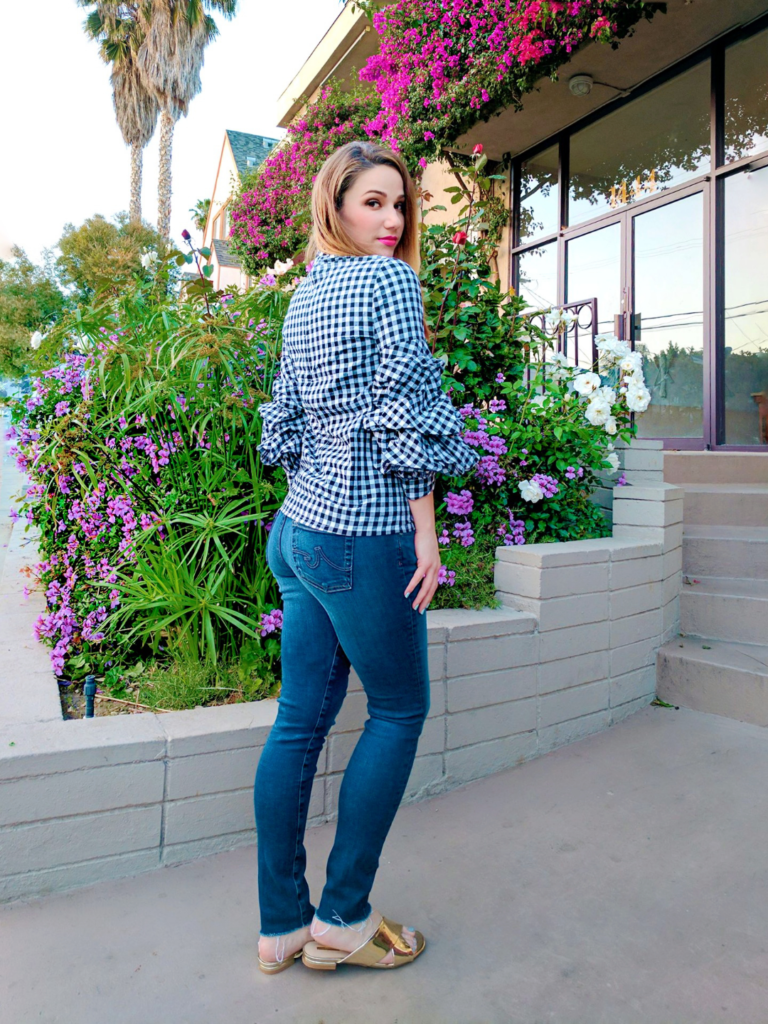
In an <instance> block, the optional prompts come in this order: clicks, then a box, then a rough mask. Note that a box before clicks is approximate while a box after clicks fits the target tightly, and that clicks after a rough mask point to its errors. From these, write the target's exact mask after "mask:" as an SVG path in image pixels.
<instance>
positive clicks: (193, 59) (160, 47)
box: [137, 0, 237, 238]
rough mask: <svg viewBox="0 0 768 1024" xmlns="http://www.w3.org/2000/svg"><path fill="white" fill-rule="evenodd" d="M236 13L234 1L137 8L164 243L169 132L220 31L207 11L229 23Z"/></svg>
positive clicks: (162, 2)
mask: <svg viewBox="0 0 768 1024" xmlns="http://www.w3.org/2000/svg"><path fill="white" fill-rule="evenodd" d="M236 9H237V0H149V2H146V3H144V4H142V5H141V6H139V7H138V9H137V10H138V18H139V23H140V25H141V28H142V35H143V38H142V41H141V44H140V46H139V49H138V52H137V63H138V66H139V69H140V72H141V75H142V78H143V80H144V82H145V83H146V85H147V87H148V88H149V89H150V90H151V91H152V93H153V94H154V96H155V98H156V100H157V102H158V104H159V106H160V110H161V115H160V171H159V176H158V186H157V192H158V214H157V229H158V231H159V232H160V234H161V235H162V236H163V238H168V236H169V235H170V232H171V154H172V146H173V129H174V126H175V124H176V122H177V121H178V119H179V118H180V117H181V116H182V114H183V115H184V116H185V117H186V115H187V113H188V111H189V104H190V102H191V101H192V100H193V99H194V97H195V96H196V95H197V94H198V93H199V92H200V88H201V83H200V69H201V67H202V66H203V59H204V52H205V48H206V46H207V45H208V43H210V42H211V40H213V39H215V38H216V36H217V35H218V31H219V30H218V28H217V27H216V22H215V21H214V20H213V18H212V17H211V15H210V13H209V12H210V11H218V12H219V13H221V14H223V15H224V17H225V18H231V17H233V16H234V14H235V11H236Z"/></svg>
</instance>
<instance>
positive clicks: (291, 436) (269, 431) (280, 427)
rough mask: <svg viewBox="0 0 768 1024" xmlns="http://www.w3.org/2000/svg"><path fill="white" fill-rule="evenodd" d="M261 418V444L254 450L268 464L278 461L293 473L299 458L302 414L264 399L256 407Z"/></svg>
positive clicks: (303, 424)
mask: <svg viewBox="0 0 768 1024" xmlns="http://www.w3.org/2000/svg"><path fill="white" fill-rule="evenodd" d="M259 413H260V415H261V417H262V420H263V427H262V435H261V443H260V444H258V445H257V446H256V451H257V452H258V453H259V456H260V457H261V461H262V462H263V463H264V464H265V465H267V466H273V465H275V464H278V463H279V464H280V465H281V466H282V467H283V469H285V471H286V473H288V472H289V471H290V472H291V473H295V472H296V471H297V470H298V468H299V462H300V461H301V448H302V442H303V437H304V429H305V425H306V423H305V417H304V415H303V413H299V414H298V415H297V414H296V413H295V412H292V411H291V410H290V409H288V408H286V406H284V405H282V404H281V403H280V402H277V401H274V400H273V401H271V402H266V403H264V405H261V406H260V407H259Z"/></svg>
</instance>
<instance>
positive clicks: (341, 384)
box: [254, 142, 477, 973]
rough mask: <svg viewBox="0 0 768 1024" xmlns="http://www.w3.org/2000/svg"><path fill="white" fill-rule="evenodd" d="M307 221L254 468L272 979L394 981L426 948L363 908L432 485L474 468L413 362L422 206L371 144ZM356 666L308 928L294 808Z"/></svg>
mask: <svg viewBox="0 0 768 1024" xmlns="http://www.w3.org/2000/svg"><path fill="white" fill-rule="evenodd" d="M312 218H313V234H312V237H311V240H310V243H309V246H308V249H307V252H306V256H305V258H306V260H307V261H308V262H309V261H310V260H312V267H311V270H310V272H309V274H308V275H307V277H306V278H305V279H304V280H302V281H301V283H300V284H299V286H298V287H297V288H296V291H295V292H294V294H293V296H292V299H291V303H290V307H289V309H288V313H287V315H286V319H285V323H284V326H283V348H282V354H281V360H280V375H279V377H278V378H277V380H276V382H275V385H274V388H273V400H272V401H271V402H268V403H266V404H264V405H262V406H261V409H260V412H261V415H262V416H263V420H264V429H263V434H262V441H261V444H260V445H259V452H260V454H261V458H262V461H263V462H265V463H267V464H274V463H277V462H279V463H280V464H281V465H282V466H283V468H284V469H285V470H286V474H287V476H288V484H289V492H288V496H287V498H286V499H285V501H284V503H283V505H282V507H281V508H280V509H279V511H278V513H277V515H276V516H275V519H274V521H273V524H272V528H271V530H270V534H269V539H268V542H267V562H268V564H269V568H270V570H271V571H272V573H273V574H274V576H275V578H276V579H277V582H278V585H279V588H280V591H281V594H282V598H283V631H282V654H281V664H282V689H281V695H280V700H279V704H278V707H279V710H278V714H277V721H276V722H275V725H274V727H273V728H272V731H271V733H270V735H269V739H268V741H267V743H266V746H265V747H264V751H263V753H262V755H261V760H260V762H259V767H258V771H257V774H256V782H255V789H254V803H255V812H256V829H257V837H258V865H259V904H260V910H261V935H260V939H259V966H260V967H261V969H262V970H263V971H266V972H268V973H274V972H276V971H280V970H283V969H284V968H285V967H288V966H290V965H291V964H292V963H293V962H294V959H296V958H298V957H299V956H301V955H302V951H303V958H302V959H303V962H304V963H305V964H306V965H307V966H308V967H312V968H315V969H319V970H333V969H335V968H336V966H337V964H339V963H356V964H360V965H363V966H367V967H379V968H385V967H388V968H392V967H400V966H402V965H404V964H407V963H410V962H411V961H412V960H413V959H414V958H415V957H416V956H418V955H419V953H421V951H422V950H423V949H424V937H423V935H422V934H421V933H420V932H418V931H416V930H414V929H413V928H411V927H407V928H404V927H403V926H402V925H400V924H396V923H395V922H393V921H390V920H389V919H387V918H384V917H383V916H382V914H381V913H380V912H379V911H378V910H374V909H373V908H372V907H371V905H370V903H369V902H368V895H369V893H370V890H371V887H372V885H373V880H374V876H375V873H376V869H377V867H378V864H379V856H380V853H381V849H382V846H383V844H384V840H385V839H386V836H387V832H388V831H389V828H390V825H391V824H392V820H393V818H394V816H395V812H396V811H397V808H398V805H399V804H400V801H401V799H402V796H403V792H404V791H405V787H406V783H407V781H408V776H409V774H410V771H411V767H412V765H413V759H414V756H415V754H416V747H417V744H418V740H419V735H420V734H421V730H422V727H423V725H424V720H425V718H426V716H427V712H428V711H429V675H428V670H427V622H426V618H425V616H424V612H425V611H426V609H427V607H428V606H429V603H430V601H431V600H432V597H433V595H434V593H435V590H436V589H437V577H438V572H439V570H440V551H439V547H438V543H437V536H436V531H435V512H434V501H433V494H432V490H433V487H434V482H435V474H436V473H437V472H441V473H445V474H448V475H454V476H455V475H459V474H461V473H465V472H467V471H468V470H469V469H471V468H472V467H473V466H474V465H475V463H476V461H477V455H476V453H475V452H474V450H473V449H471V448H470V447H469V446H468V445H467V444H466V443H465V442H464V441H463V440H462V438H461V436H460V430H461V427H462V420H461V417H460V416H459V414H458V412H457V411H456V410H455V409H454V407H453V405H452V404H451V402H450V399H449V398H448V397H447V395H445V394H444V393H443V391H442V390H441V388H440V380H441V369H442V365H441V363H440V361H439V360H438V359H436V358H435V357H434V356H432V354H431V353H430V351H429V347H428V345H427V342H426V338H425V323H424V306H423V301H422V297H421V289H420V285H419V278H418V274H417V269H418V266H419V232H418V220H417V200H416V190H415V187H414V184H413V182H412V180H411V178H410V175H409V174H408V170H407V168H406V166H405V164H404V162H403V160H402V159H401V157H400V156H399V155H398V154H397V153H395V152H393V151H391V150H389V149H387V148H385V147H383V146H380V145H376V144H374V143H370V142H350V143H348V144H347V145H345V146H342V147H341V148H340V149H338V150H336V152H335V153H333V154H332V156H330V157H329V158H328V160H327V161H326V162H325V164H324V165H323V167H322V168H321V170H320V172H319V174H318V175H317V178H316V180H315V183H314V185H313V189H312ZM313 257H314V259H313ZM417 588H418V589H417ZM350 664H352V665H353V666H354V668H355V670H356V672H357V674H358V675H359V677H360V680H361V681H362V684H363V687H364V689H365V693H366V696H367V700H368V714H369V716H370V717H369V718H368V720H367V721H366V723H365V728H364V730H363V733H362V735H361V737H360V739H359V741H358V743H357V746H356V747H355V750H354V752H353V754H352V756H351V758H350V760H349V764H348V766H347V768H346V771H345V773H344V778H343V782H342V785H341V787H340V790H339V797H338V824H337V828H336V838H335V842H334V845H333V849H332V851H331V854H330V856H329V858H328V865H327V880H326V884H325V888H324V890H323V893H322V897H321V900H320V903H319V905H318V907H317V909H316V910H315V907H314V906H313V904H312V903H311V902H310V898H309V889H308V886H307V882H306V879H305V877H304V874H305V866H306V851H305V848H304V830H305V826H306V820H307V808H308V804H309V797H310V793H311V789H312V781H313V778H314V775H315V770H316V767H317V759H318V755H319V753H320V751H321V749H322V746H323V742H324V740H325V737H326V735H327V734H328V731H329V729H330V728H331V726H332V725H333V723H334V721H335V719H336V716H337V714H338V712H339V709H340V707H341V704H342V701H343V700H344V696H345V693H346V688H347V681H348V677H349V668H350Z"/></svg>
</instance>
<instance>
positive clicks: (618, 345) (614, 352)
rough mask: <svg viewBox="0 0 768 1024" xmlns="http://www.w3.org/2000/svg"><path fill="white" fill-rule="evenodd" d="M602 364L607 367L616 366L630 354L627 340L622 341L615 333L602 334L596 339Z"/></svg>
mask: <svg viewBox="0 0 768 1024" xmlns="http://www.w3.org/2000/svg"><path fill="white" fill-rule="evenodd" d="M595 345H596V346H597V351H598V358H599V361H600V365H601V366H604V367H606V368H610V367H612V366H615V365H616V363H618V362H620V361H621V360H622V359H624V358H625V357H626V356H628V355H629V354H630V348H629V345H628V344H627V343H626V341H620V340H619V339H618V338H617V337H616V335H615V334H600V335H598V336H597V338H596V339H595Z"/></svg>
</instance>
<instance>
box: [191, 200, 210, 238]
mask: <svg viewBox="0 0 768 1024" xmlns="http://www.w3.org/2000/svg"><path fill="white" fill-rule="evenodd" d="M210 209H211V200H210V199H198V200H197V202H196V203H195V205H194V206H192V207H190V210H189V212H190V213H191V214H192V223H193V224H194V225H195V227H196V228H197V230H198V231H205V225H206V224H207V223H208V212H209V210H210Z"/></svg>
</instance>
